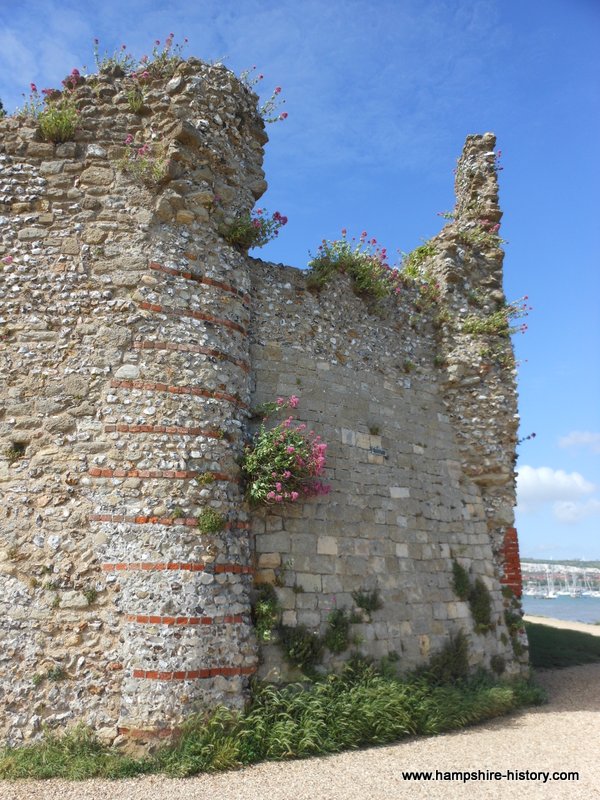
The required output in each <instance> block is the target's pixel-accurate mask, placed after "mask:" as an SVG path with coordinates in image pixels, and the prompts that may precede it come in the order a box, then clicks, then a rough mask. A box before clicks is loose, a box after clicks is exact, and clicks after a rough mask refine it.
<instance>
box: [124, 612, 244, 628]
mask: <svg viewBox="0 0 600 800" xmlns="http://www.w3.org/2000/svg"><path fill="white" fill-rule="evenodd" d="M125 619H126V620H127V622H139V623H141V624H142V625H220V624H222V623H225V624H227V625H234V624H239V623H242V622H244V618H243V617H242V616H241V614H235V615H231V614H230V615H228V616H224V617H165V616H160V615H156V614H127V616H126V617H125Z"/></svg>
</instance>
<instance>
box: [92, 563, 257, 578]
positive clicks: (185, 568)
mask: <svg viewBox="0 0 600 800" xmlns="http://www.w3.org/2000/svg"><path fill="white" fill-rule="evenodd" d="M207 569H208V571H209V572H210V571H212V572H215V573H225V572H231V573H233V574H235V575H251V574H252V573H254V567H249V566H246V565H242V564H214V563H209V564H205V563H204V562H202V561H127V562H123V561H121V562H111V563H105V564H102V570H103V571H104V572H127V571H129V572H138V571H144V572H162V571H164V570H177V571H180V572H204V571H205V570H207Z"/></svg>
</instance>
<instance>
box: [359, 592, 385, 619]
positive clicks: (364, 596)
mask: <svg viewBox="0 0 600 800" xmlns="http://www.w3.org/2000/svg"><path fill="white" fill-rule="evenodd" d="M352 599H353V600H354V602H355V603H356V605H357V606H358V608H362V610H363V611H364V612H365V613H366V615H367V617H368V620H369V622H370V621H371V615H372V614H373V612H374V611H379V609H380V608H383V600H382V599H381V596H380V594H379V589H374V590H373V591H372V592H367V591H362V590H359V591H356V592H352Z"/></svg>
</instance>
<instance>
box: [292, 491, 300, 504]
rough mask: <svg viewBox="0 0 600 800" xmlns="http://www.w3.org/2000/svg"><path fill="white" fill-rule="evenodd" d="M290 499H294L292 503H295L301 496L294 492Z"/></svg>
mask: <svg viewBox="0 0 600 800" xmlns="http://www.w3.org/2000/svg"><path fill="white" fill-rule="evenodd" d="M290 497H291V499H292V503H295V502H296V500H297V499H298V498H299V497H300V495H299V494H298V492H292V493H291V495H290Z"/></svg>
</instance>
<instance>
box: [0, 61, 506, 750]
mask: <svg viewBox="0 0 600 800" xmlns="http://www.w3.org/2000/svg"><path fill="white" fill-rule="evenodd" d="M127 87H128V84H127V81H126V79H125V78H124V77H123V76H121V75H119V74H118V71H117V72H113V73H112V74H108V73H106V74H100V75H98V76H94V77H92V78H88V79H86V80H85V81H83V83H82V84H81V85H80V86H79V87H78V88H77V90H76V96H77V103H78V107H79V110H80V123H79V126H78V130H77V132H76V134H75V141H73V142H68V143H65V144H58V145H54V144H51V143H46V142H42V141H40V140H39V136H38V133H37V130H36V128H35V126H34V125H32V124H30V123H28V122H27V120H17V119H13V118H8V119H5V120H0V217H1V219H0V224H1V229H0V258H1V259H2V264H1V270H0V494H1V500H2V502H1V503H0V610H1V622H0V630H1V636H2V648H1V650H0V703H1V704H2V707H3V714H2V716H1V717H0V735H1V736H2V738H3V739H4V740H5V741H8V742H11V743H18V742H20V741H22V740H24V739H30V738H35V737H37V736H39V735H40V732H41V729H42V726H43V725H49V726H50V727H53V728H58V729H59V728H62V727H65V726H68V725H70V724H73V723H74V722H78V721H83V722H85V723H87V724H89V725H90V726H91V727H92V728H93V729H94V730H95V731H96V732H97V733H99V735H100V736H101V737H103V738H104V739H106V740H107V741H117V742H119V741H122V740H124V738H125V737H142V738H143V737H147V736H149V735H150V734H152V735H158V736H162V735H168V734H169V733H170V731H172V729H173V728H175V727H177V725H178V724H179V723H180V722H181V720H182V719H184V718H185V717H186V716H187V715H188V714H190V713H191V712H193V711H197V710H202V709H207V708H212V707H214V706H216V705H218V704H220V703H225V704H226V705H229V706H232V707H241V706H242V704H243V702H244V700H245V699H246V697H247V691H248V681H249V678H250V676H251V675H252V674H254V673H256V672H257V671H258V672H259V674H260V675H262V676H266V677H269V678H271V679H273V680H280V679H286V678H287V677H293V671H290V669H289V668H288V666H287V665H286V663H285V661H284V659H283V657H282V655H281V652H280V650H278V649H276V648H274V647H273V646H267V647H264V648H262V652H261V653H260V654H259V652H258V648H257V645H256V641H255V637H254V633H253V627H252V620H251V602H252V597H253V590H252V585H253V581H254V580H255V579H256V580H258V581H259V582H260V581H271V582H273V581H274V582H276V583H278V584H283V585H280V586H279V587H278V589H277V592H278V593H279V595H280V600H281V604H282V606H283V609H284V611H283V621H284V622H285V624H290V625H295V624H306V625H308V626H310V627H311V628H313V629H315V630H320V631H321V632H322V631H323V630H324V629H325V627H326V625H327V616H328V614H329V612H330V611H331V609H332V608H333V607H334V606H335V607H350V606H351V604H352V600H351V594H352V592H353V591H356V590H360V589H368V590H370V589H379V590H380V592H381V596H382V600H383V603H384V606H383V608H382V609H381V610H380V611H378V612H375V614H374V615H373V619H372V621H371V622H367V621H366V620H365V622H363V623H360V624H357V625H356V630H355V633H357V634H360V635H361V636H362V637H363V644H362V645H361V647H360V649H361V651H362V652H364V653H365V654H368V655H372V656H382V655H385V654H388V653H390V652H391V651H396V652H398V654H399V655H400V657H401V658H400V667H401V668H410V667H411V666H413V665H414V664H416V663H422V662H423V661H424V660H426V658H427V657H428V656H429V654H430V653H434V652H436V651H437V650H438V649H439V648H440V647H442V646H443V645H444V643H446V642H447V641H448V638H449V636H450V635H451V634H452V633H454V632H456V631H458V630H459V629H463V630H465V631H466V632H467V633H468V634H469V638H470V647H471V656H470V658H471V662H472V664H473V665H474V666H475V665H489V663H490V659H491V658H492V656H494V655H503V656H504V657H505V659H506V662H507V666H508V673H509V674H513V673H515V672H518V671H519V670H520V669H521V664H520V663H519V661H518V659H516V658H515V656H514V654H513V652H512V649H511V646H510V644H507V641H508V639H507V636H506V626H505V624H504V620H503V608H504V603H505V601H503V598H502V595H501V591H500V584H501V582H502V581H504V582H511V581H512V580H513V576H512V574H511V575H508V573H507V571H506V569H505V564H506V554H507V552H508V551H507V547H508V548H509V550H511V552H513V553H514V552H516V540H515V539H514V535H513V533H512V531H513V530H514V529H512V528H511V526H512V524H513V523H512V519H513V518H512V506H513V505H514V472H513V462H512V459H513V456H514V441H515V435H516V434H515V431H516V418H515V414H516V409H515V389H514V377H513V374H512V371H511V370H510V369H507V368H506V367H502V366H499V364H498V363H497V362H494V363H493V364H492V363H490V362H489V360H488V361H486V360H485V359H484V358H482V356H481V355H480V354H479V353H480V350H481V342H480V341H478V340H477V338H476V337H471V338H469V337H467V336H464V335H460V334H457V333H456V329H455V328H452V327H451V326H448V327H447V329H445V328H444V327H443V326H442V328H441V329H440V328H439V326H438V327H437V328H436V326H435V325H434V321H433V317H432V313H430V312H429V311H427V310H426V311H424V312H422V313H415V303H416V302H417V300H418V298H416V295H414V292H413V293H412V294H411V291H410V290H407V292H406V293H405V294H404V295H402V296H401V297H400V299H399V301H398V302H397V303H391V302H390V303H389V304H388V305H387V306H386V305H385V304H384V306H382V307H381V308H380V309H378V310H377V312H376V313H372V312H371V311H370V310H369V307H368V305H365V303H364V301H363V300H361V299H359V298H356V297H354V296H353V295H352V294H351V291H350V289H349V286H348V285H347V283H346V281H345V279H344V278H341V279H340V281H339V282H338V283H337V284H336V285H334V286H332V287H331V288H330V289H327V290H325V291H324V292H323V293H322V294H321V295H320V296H316V295H311V294H309V293H308V292H307V291H306V286H305V277H304V275H303V274H302V273H301V272H299V271H297V270H293V269H291V268H282V267H280V266H275V265H272V264H265V263H262V262H258V261H256V260H254V259H252V258H248V257H246V256H245V255H244V254H242V253H240V252H238V251H237V250H236V249H234V248H232V247H231V246H229V245H227V244H226V243H225V241H224V240H223V238H222V235H221V234H220V232H219V228H220V226H221V225H222V224H224V223H227V221H230V220H232V219H233V218H234V216H235V215H236V214H237V213H239V212H241V211H246V210H249V209H251V208H252V206H253V204H254V202H255V201H256V199H258V198H259V197H260V196H261V194H262V193H263V192H264V190H265V189H266V183H265V181H264V175H263V172H262V157H263V150H262V148H263V145H264V143H265V142H266V138H267V137H266V135H265V132H264V124H263V122H262V120H261V119H260V117H259V115H258V113H257V111H256V102H257V98H256V97H255V96H254V95H253V94H252V93H251V92H250V91H249V90H248V89H246V88H245V87H243V86H242V85H241V84H240V83H239V82H238V81H237V79H236V78H235V77H234V76H232V74H231V73H230V72H228V71H227V70H226V69H224V68H222V67H210V66H208V65H206V64H203V63H202V62H199V61H197V60H195V59H190V60H189V61H187V62H184V63H183V64H182V65H181V66H180V67H179V68H178V71H177V72H176V74H175V76H173V77H172V78H171V79H170V80H168V81H166V80H161V79H157V80H155V81H153V82H151V83H150V84H149V85H148V87H147V89H146V96H145V109H144V112H143V114H141V115H139V114H134V113H132V112H131V111H130V109H129V105H128V101H127ZM130 133H131V134H132V135H134V136H135V137H136V141H137V142H138V143H139V144H142V143H144V142H153V143H154V146H156V148H157V152H158V149H160V148H164V154H165V157H166V158H167V159H168V169H167V171H166V173H165V175H164V177H163V179H162V180H161V182H160V183H158V184H157V185H156V186H151V187H145V186H143V185H141V184H140V183H139V182H136V181H135V180H134V178H133V176H132V175H131V174H129V173H127V172H125V171H123V169H122V158H123V156H124V153H125V146H124V144H123V142H124V140H125V137H126V136H127V134H130ZM492 138H493V137H492ZM469 142H470V144H469ZM492 148H493V141H492V140H491V139H490V138H489V137H488V139H486V138H485V137H483V138H482V137H471V139H470V140H468V143H467V148H466V150H465V154H463V162H462V163H463V164H464V165H465V168H464V169H459V174H458V178H457V188H458V192H459V206H460V203H461V202H462V200H461V198H464V197H466V196H467V195H468V194H469V193H474V195H473V196H474V200H475V202H480V201H481V199H482V198H484V199H485V203H487V204H488V205H489V206H490V209H489V210H491V212H493V213H496V212H497V202H496V201H497V195H496V193H495V192H496V183H495V180H496V179H495V172H494V169H493V164H492V163H491V162H490V160H489V155H486V154H489V151H490V150H491V149H492ZM469 159H470V161H469ZM461 180H463V181H464V185H461V183H460V181H461ZM464 205H465V208H466V207H467V206H468V203H466V201H465V203H464ZM461 208H462V207H461ZM469 209H471V210H472V205H471V206H469V208H466V210H465V211H461V212H460V213H461V214H462V217H463V221H464V219H466V218H468V214H469V213H471V210H469ZM497 213H498V214H499V213H500V212H497ZM456 231H457V227H456V224H454V223H453V224H451V225H450V226H448V227H447V228H446V229H445V230H444V231H443V232H442V234H440V236H439V237H438V245H439V247H438V250H437V255H436V256H435V258H434V259H433V262H432V263H431V265H430V268H431V270H433V271H436V274H437V275H438V277H439V281H440V284H441V286H442V290H443V302H444V303H445V305H446V306H447V307H448V308H449V309H450V311H451V312H452V314H453V315H454V316H455V317H456V316H458V317H459V316H460V314H461V313H462V310H461V309H462V306H463V304H464V302H465V299H464V298H465V297H466V294H467V293H468V292H469V291H470V289H471V288H472V287H473V286H477V287H481V288H482V289H483V290H484V291H485V292H487V297H488V299H489V303H492V304H493V303H494V302H496V303H497V302H498V298H497V297H496V299H495V300H494V298H493V297H492V293H493V292H496V293H500V295H501V259H502V253H501V251H500V250H498V249H495V250H494V251H493V252H491V251H488V252H486V253H482V252H481V251H479V250H476V249H473V248H472V247H469V246H465V247H462V249H461V245H460V244H459V243H458V239H457V233H456ZM485 309H486V307H485V306H484V307H483V310H482V312H481V313H484V312H485ZM488 310H489V309H488ZM502 347H503V348H504V351H505V352H506V353H509V354H510V344H509V343H508V341H506V342H505V343H503V344H502ZM440 353H441V354H442V355H443V360H444V366H443V367H442V368H441V367H440V366H436V363H438V362H439V358H438V360H437V361H436V354H437V355H438V356H439V355H440ZM408 362H410V363H411V364H414V366H415V369H414V370H412V369H410V370H409V368H408ZM291 393H295V394H299V395H300V397H301V406H300V409H299V412H300V415H301V417H302V418H303V419H305V421H306V422H308V423H310V425H311V426H313V427H314V428H315V430H318V432H319V433H321V435H322V436H323V438H324V440H325V441H327V442H328V443H329V444H330V451H329V465H330V469H329V471H328V478H330V482H331V484H332V488H333V491H332V493H331V494H330V495H329V496H328V497H323V498H319V499H313V500H310V501H308V502H306V503H304V504H302V505H301V506H293V507H290V508H286V509H285V513H284V512H283V510H279V511H277V512H269V513H267V512H264V511H259V512H253V513H250V509H249V508H248V507H247V506H246V504H245V503H244V500H243V490H242V486H241V484H240V470H239V458H240V456H241V453H242V448H243V444H244V439H245V436H246V435H247V433H248V430H249V429H250V426H249V409H250V408H251V407H252V406H253V405H255V404H256V403H258V402H261V401H263V400H272V399H273V396H274V395H279V394H281V395H285V394H291ZM207 510H211V511H212V512H214V513H216V514H218V515H220V518H221V519H222V523H223V525H222V529H221V530H212V531H206V530H204V531H203V530H201V528H199V526H198V522H197V520H198V517H201V516H202V514H203V513H205V512H206V511H207ZM507 537H508V539H510V542H509V544H507V541H508V539H507ZM511 537H512V538H511ZM509 545H510V546H509ZM511 548H512V549H511ZM453 559H457V560H458V561H460V562H461V563H462V564H463V565H464V566H466V567H468V568H469V569H470V570H471V573H472V576H473V577H475V576H477V575H480V576H482V577H483V579H484V580H485V582H486V584H487V585H488V587H489V588H490V591H491V593H492V597H493V607H494V621H495V623H496V625H495V628H494V630H493V631H492V632H490V633H488V634H486V635H485V636H481V635H477V634H475V633H473V622H472V620H471V618H470V614H469V610H468V608H467V605H466V604H465V603H461V602H459V601H458V600H457V598H456V596H455V595H454V594H453V590H452V587H451V580H450V574H451V567H452V560H453ZM284 566H285V570H284V569H283V567H284ZM515 580H516V579H515ZM513 582H514V581H513ZM515 585H516V584H515ZM294 588H295V589H296V591H295V590H294ZM298 589H302V591H298ZM345 657H347V655H343V656H341V657H339V658H333V657H332V656H331V655H328V656H327V657H326V660H325V665H324V666H325V667H329V666H332V667H335V666H337V665H338V662H339V661H340V660H343V659H344V658H345Z"/></svg>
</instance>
